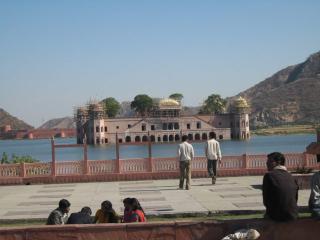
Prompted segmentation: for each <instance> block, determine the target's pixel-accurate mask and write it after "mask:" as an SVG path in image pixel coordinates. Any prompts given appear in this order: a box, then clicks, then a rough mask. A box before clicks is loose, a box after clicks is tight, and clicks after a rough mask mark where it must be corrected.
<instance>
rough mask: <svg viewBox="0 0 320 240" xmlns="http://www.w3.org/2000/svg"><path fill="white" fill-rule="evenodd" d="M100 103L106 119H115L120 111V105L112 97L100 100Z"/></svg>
mask: <svg viewBox="0 0 320 240" xmlns="http://www.w3.org/2000/svg"><path fill="white" fill-rule="evenodd" d="M102 102H103V107H104V111H105V113H106V115H107V116H108V117H115V116H116V115H117V113H118V112H119V110H120V103H119V102H118V101H117V100H116V99H114V98H113V97H108V98H106V99H104V100H102Z"/></svg>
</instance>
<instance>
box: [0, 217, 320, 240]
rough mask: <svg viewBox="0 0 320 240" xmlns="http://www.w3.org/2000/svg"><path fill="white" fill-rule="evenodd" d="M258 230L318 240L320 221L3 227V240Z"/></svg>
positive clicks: (275, 239) (218, 235) (209, 235)
mask: <svg viewBox="0 0 320 240" xmlns="http://www.w3.org/2000/svg"><path fill="white" fill-rule="evenodd" d="M248 228H254V229H256V230H257V231H258V232H259V233H260V237H259V240H301V239H308V240H318V239H319V235H320V228H319V221H316V220H313V219H309V218H306V219H298V220H297V221H291V222H285V223H277V222H272V221H268V220H264V219H241V220H228V221H223V222H217V221H202V222H200V221H187V222H186V221H184V222H182V221H170V222H169V221H167V222H150V223H135V224H132V223H131V224H130V223H129V224H125V223H120V224H115V223H107V224H82V225H81V224H79V225H69V224H67V225H53V226H40V225H39V226H31V227H9V228H4V227H3V228H0V240H9V239H10V240H33V239H123V240H131V239H163V240H171V239H184V240H211V239H222V238H223V237H224V236H226V235H228V234H231V233H234V232H235V231H236V230H239V229H248Z"/></svg>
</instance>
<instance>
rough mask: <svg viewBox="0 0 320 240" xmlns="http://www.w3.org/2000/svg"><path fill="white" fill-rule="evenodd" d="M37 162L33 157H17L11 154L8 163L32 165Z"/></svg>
mask: <svg viewBox="0 0 320 240" xmlns="http://www.w3.org/2000/svg"><path fill="white" fill-rule="evenodd" d="M34 162H39V160H37V159H34V158H33V157H31V156H29V155H26V156H17V155H15V154H12V157H11V160H10V163H34Z"/></svg>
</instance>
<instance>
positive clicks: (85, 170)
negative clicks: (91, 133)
mask: <svg viewBox="0 0 320 240" xmlns="http://www.w3.org/2000/svg"><path fill="white" fill-rule="evenodd" d="M83 162H84V169H83V173H84V174H88V173H89V166H88V149H87V142H86V140H85V139H84V140H83Z"/></svg>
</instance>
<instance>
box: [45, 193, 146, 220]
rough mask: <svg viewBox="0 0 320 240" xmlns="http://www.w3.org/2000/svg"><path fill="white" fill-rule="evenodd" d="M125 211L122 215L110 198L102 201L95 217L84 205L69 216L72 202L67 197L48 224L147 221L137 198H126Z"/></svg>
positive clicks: (49, 218)
mask: <svg viewBox="0 0 320 240" xmlns="http://www.w3.org/2000/svg"><path fill="white" fill-rule="evenodd" d="M123 205H124V212H123V217H120V216H119V215H118V214H117V213H116V211H115V210H114V209H113V207H112V203H111V202H110V201H108V200H106V201H103V202H102V203H101V208H100V209H98V210H97V212H96V214H95V216H94V217H92V216H91V214H92V211H91V208H90V207H87V206H86V207H83V208H82V209H81V211H80V212H76V213H72V214H71V215H70V217H68V213H69V211H70V206H71V203H70V202H69V201H68V200H67V199H61V200H60V201H59V207H58V208H56V209H55V210H53V211H52V212H51V213H50V215H49V217H48V219H47V225H62V224H93V223H120V222H122V223H132V222H146V221H147V220H146V217H145V214H144V211H143V209H142V207H141V205H140V203H139V201H138V199H136V198H125V199H124V200H123Z"/></svg>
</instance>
